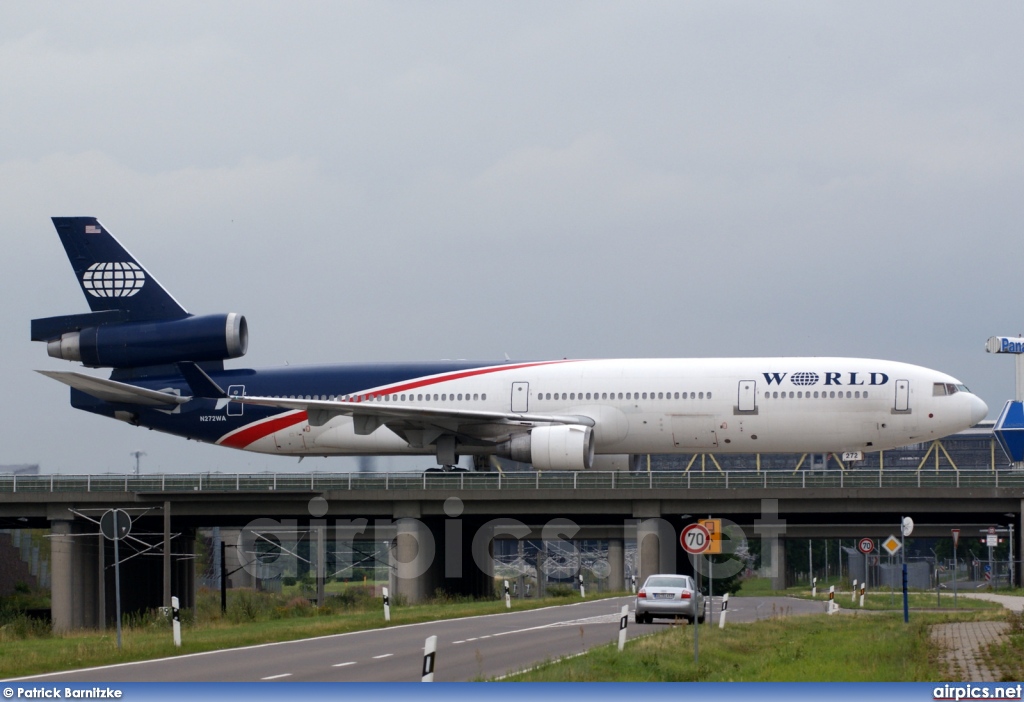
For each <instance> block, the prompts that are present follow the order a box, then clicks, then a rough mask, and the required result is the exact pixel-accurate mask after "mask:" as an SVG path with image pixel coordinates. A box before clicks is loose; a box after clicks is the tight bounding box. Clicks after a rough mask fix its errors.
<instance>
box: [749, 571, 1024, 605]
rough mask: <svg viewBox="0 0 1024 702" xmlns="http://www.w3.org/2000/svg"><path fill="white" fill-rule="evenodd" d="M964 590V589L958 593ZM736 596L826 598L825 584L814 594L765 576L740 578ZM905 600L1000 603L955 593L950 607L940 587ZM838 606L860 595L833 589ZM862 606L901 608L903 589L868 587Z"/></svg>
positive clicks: (913, 602) (949, 596)
mask: <svg viewBox="0 0 1024 702" xmlns="http://www.w3.org/2000/svg"><path fill="white" fill-rule="evenodd" d="M961 594H963V593H961ZM999 594H1010V591H1007V592H1006V593H1003V592H1001V591H1000V593H999ZM737 596H738V597H744V596H748V597H771V596H776V597H796V598H799V599H802V600H815V601H818V602H822V603H823V604H822V606H823V607H824V603H825V602H827V601H828V586H825V587H818V594H817V596H816V597H812V596H811V591H810V589H809V588H807V586H799V587H791V588H787V589H785V590H772V589H771V581H770V580H768V578H751V579H749V580H745V581H743V587H742V588H741V589H740V591H739V593H737ZM907 600H908V603H909V605H910V608H911V609H916V610H924V609H926V610H935V609H941V610H949V611H956V610H961V609H967V610H985V609H1000V608H1001V607H1002V605H1000V604H997V603H995V602H988V601H986V600H976V599H973V598H970V597H959V596H958V597H957V598H956V608H955V609H954V607H953V600H954V598H953V593H952V592H951V591H945V590H944V591H943V592H942V593H941V595H940V596H938V597H936V595H935V591H934V590H930V591H928V592H924V591H920V590H914V591H911V592H910V593H909V594H908V597H907ZM835 601H836V602H837V603H838V604H839V606H840V607H842V608H843V609H860V595H858V596H857V602H856V603H853V602H851V600H850V591H849V590H846V591H845V592H836V600H835ZM864 609H867V610H897V609H898V610H901V611H902V609H903V593H902V592H898V591H897V592H890V591H889V590H869V591H868V592H867V593H865V596H864Z"/></svg>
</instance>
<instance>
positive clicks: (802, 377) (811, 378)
mask: <svg viewBox="0 0 1024 702" xmlns="http://www.w3.org/2000/svg"><path fill="white" fill-rule="evenodd" d="M789 380H790V382H792V383H793V385H814V384H815V383H816V382H818V374H817V373H809V372H807V371H800V372H799V373H794V374H793V375H791V376H789Z"/></svg>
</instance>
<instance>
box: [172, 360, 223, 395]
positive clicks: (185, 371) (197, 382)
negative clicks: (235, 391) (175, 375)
mask: <svg viewBox="0 0 1024 702" xmlns="http://www.w3.org/2000/svg"><path fill="white" fill-rule="evenodd" d="M177 365H178V372H180V373H181V374H182V376H184V378H185V382H186V383H188V386H189V388H190V389H191V390H192V394H194V395H195V396H196V397H203V398H207V399H209V398H217V399H220V398H224V397H227V396H228V395H227V393H226V392H224V389H223V388H221V386H219V385H217V383H215V382H214V381H213V379H212V378H211V377H210V376H208V375H207V374H206V371H204V370H203V369H202V368H200V367H199V366H197V365H196V364H195V363H193V362H192V361H182V362H181V363H178V364H177Z"/></svg>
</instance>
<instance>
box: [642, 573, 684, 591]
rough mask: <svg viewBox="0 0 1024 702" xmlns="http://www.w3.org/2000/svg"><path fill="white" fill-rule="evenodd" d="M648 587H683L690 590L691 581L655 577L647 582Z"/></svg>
mask: <svg viewBox="0 0 1024 702" xmlns="http://www.w3.org/2000/svg"><path fill="white" fill-rule="evenodd" d="M647 587H681V588H689V587H690V579H689V578H687V577H685V576H683V577H672V576H670V575H653V576H651V577H650V578H649V579H648V580H647Z"/></svg>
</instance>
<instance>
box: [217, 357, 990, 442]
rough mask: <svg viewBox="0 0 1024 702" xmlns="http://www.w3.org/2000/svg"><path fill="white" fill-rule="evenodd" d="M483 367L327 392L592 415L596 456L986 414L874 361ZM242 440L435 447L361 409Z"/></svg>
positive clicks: (950, 421)
mask: <svg viewBox="0 0 1024 702" xmlns="http://www.w3.org/2000/svg"><path fill="white" fill-rule="evenodd" d="M482 368H486V370H485V371H482V372H479V373H465V372H454V373H442V374H439V375H436V376H426V377H421V378H410V379H408V380H404V381H403V382H401V383H395V384H392V385H388V386H380V387H368V388H364V389H362V390H361V391H359V392H356V393H351V392H350V393H348V394H345V395H344V396H343V395H340V394H335V393H332V392H331V389H330V388H327V389H325V394H324V395H323V396H322V398H323V399H324V400H326V399H328V398H330V399H331V400H334V399H335V398H337V399H338V400H344V401H346V402H353V401H356V402H375V403H388V404H389V405H392V406H395V407H410V408H448V409H453V410H455V409H465V410H477V411H490V412H505V413H508V412H512V413H518V412H521V413H530V414H551V415H579V416H582V417H589V418H591V419H592V420H593V422H594V426H593V432H594V440H595V451H596V453H597V454H638V453H644V454H650V453H699V452H707V453H781V452H786V453H789V452H829V451H878V450H885V449H890V448H895V447H898V446H904V445H907V444H910V443H916V442H921V441H928V440H933V439H937V438H940V437H942V436H946V435H949V434H952V433H955V432H957V431H961V430H963V429H966V428H968V427H970V426H973V425H974V424H976V423H977V422H978V421H980V420H981V419H983V418H984V417H985V415H986V413H987V407H986V406H985V403H984V402H982V401H981V400H980V399H979V398H978V397H976V396H975V395H973V394H972V393H970V392H969V391H968V390H967V389H966V388H965V387H964V386H963V385H962V384H961V383H960V381H958V380H956V379H955V378H953V377H951V376H949V375H947V374H945V373H940V372H938V371H934V370H930V369H927V368H923V367H920V366H915V365H910V364H905V363H898V362H893V361H881V360H871V359H856V358H795V357H794V358H707V359H624V360H567V361H555V362H547V363H535V364H515V365H512V366H509V367H508V368H507V369H506V368H504V367H503V366H501V365H494V366H489V367H485V366H482ZM300 399H301V396H300ZM307 399H308V398H307ZM314 399H316V398H315V397H314ZM296 418H297V419H298V417H296ZM494 429H495V428H494V426H483V425H481V427H480V433H481V435H484V434H486V435H488V436H493V433H494ZM218 443H220V442H218ZM238 447H239V448H246V449H247V450H252V451H260V452H266V453H276V454H281V453H287V454H291V455H304V454H309V455H423V454H431V453H433V449H432V448H430V447H429V446H413V445H410V443H409V442H407V441H406V440H404V439H402V438H401V437H399V436H398V435H397V434H395V433H394V432H392V431H390V430H389V429H388V428H387V427H383V426H382V427H380V428H379V429H377V430H376V431H373V432H372V433H369V434H366V435H361V434H357V433H356V430H355V426H354V420H353V418H352V417H348V416H336V417H334V418H333V419H331V420H330V421H329V422H327V423H325V424H323V425H322V426H311V425H310V424H309V423H308V422H307V421H305V420H303V421H298V422H296V423H295V424H292V425H291V426H288V427H285V428H281V429H279V430H277V431H273V432H272V433H268V434H265V435H263V436H262V437H259V438H258V439H257V440H255V441H253V442H251V443H249V444H247V445H245V446H238ZM492 452H493V451H491V450H489V449H487V448H486V447H478V448H475V449H474V448H472V447H470V448H463V450H462V451H461V453H480V454H487V453H492Z"/></svg>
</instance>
